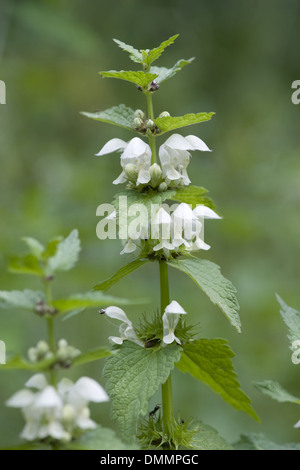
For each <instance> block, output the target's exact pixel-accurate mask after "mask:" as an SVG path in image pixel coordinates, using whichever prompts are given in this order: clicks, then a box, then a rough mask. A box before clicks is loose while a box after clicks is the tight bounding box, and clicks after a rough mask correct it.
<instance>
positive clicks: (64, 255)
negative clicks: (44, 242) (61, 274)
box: [47, 229, 81, 274]
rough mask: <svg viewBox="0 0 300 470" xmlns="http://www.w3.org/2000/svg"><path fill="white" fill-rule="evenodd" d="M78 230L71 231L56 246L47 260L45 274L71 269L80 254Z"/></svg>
mask: <svg viewBox="0 0 300 470" xmlns="http://www.w3.org/2000/svg"><path fill="white" fill-rule="evenodd" d="M80 250H81V248H80V240H79V238H78V230H76V229H75V230H73V231H72V232H71V233H70V235H68V236H67V237H66V238H65V239H64V240H62V241H61V242H59V243H58V244H57V249H56V252H55V254H54V255H53V256H51V257H50V258H48V264H47V272H48V274H49V273H53V272H55V271H68V270H69V269H71V268H73V266H74V265H75V263H76V262H77V260H78V256H79V252H80Z"/></svg>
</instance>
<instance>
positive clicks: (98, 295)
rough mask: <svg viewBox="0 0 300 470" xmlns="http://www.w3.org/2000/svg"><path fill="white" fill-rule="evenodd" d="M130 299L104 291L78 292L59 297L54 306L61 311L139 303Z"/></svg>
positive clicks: (53, 303)
mask: <svg viewBox="0 0 300 470" xmlns="http://www.w3.org/2000/svg"><path fill="white" fill-rule="evenodd" d="M137 302H138V301H137V300H136V301H132V300H129V299H123V298H120V297H115V296H112V295H107V294H103V292H92V291H91V292H86V293H84V294H76V295H73V296H71V297H69V298H67V299H57V300H54V301H53V302H52V305H53V307H55V308H57V309H58V310H59V313H60V314H62V313H65V312H70V311H71V310H77V309H80V311H82V309H85V308H89V307H108V306H109V305H130V304H132V303H137Z"/></svg>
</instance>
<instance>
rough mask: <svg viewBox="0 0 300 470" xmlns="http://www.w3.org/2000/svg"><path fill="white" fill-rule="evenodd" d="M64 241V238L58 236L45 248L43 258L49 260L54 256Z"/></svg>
mask: <svg viewBox="0 0 300 470" xmlns="http://www.w3.org/2000/svg"><path fill="white" fill-rule="evenodd" d="M62 240H63V237H61V236H58V237H55V238H52V239H51V240H50V241H49V242H48V243H47V246H46V248H45V251H44V252H43V258H44V259H45V260H47V259H48V258H50V257H51V256H54V255H55V253H56V251H57V245H58V244H59V243H60V242H61V241H62Z"/></svg>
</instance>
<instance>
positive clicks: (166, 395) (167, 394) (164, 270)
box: [159, 261, 174, 437]
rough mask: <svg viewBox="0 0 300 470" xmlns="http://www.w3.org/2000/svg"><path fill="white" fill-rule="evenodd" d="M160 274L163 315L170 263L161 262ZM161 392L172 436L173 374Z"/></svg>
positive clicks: (167, 430) (167, 428)
mask: <svg viewBox="0 0 300 470" xmlns="http://www.w3.org/2000/svg"><path fill="white" fill-rule="evenodd" d="M159 274H160V305H161V315H163V313H164V311H165V308H166V306H167V305H169V303H170V294H169V275H168V265H167V263H166V262H164V261H160V262H159ZM161 392H162V408H163V426H164V432H165V434H166V435H167V436H169V437H171V435H172V430H173V426H174V414H173V394H172V379H171V374H170V375H169V377H168V379H167V380H166V382H165V383H164V384H162V386H161Z"/></svg>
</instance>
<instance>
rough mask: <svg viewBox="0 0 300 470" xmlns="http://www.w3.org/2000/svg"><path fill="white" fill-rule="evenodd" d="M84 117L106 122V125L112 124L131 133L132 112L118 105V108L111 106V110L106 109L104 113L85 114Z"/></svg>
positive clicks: (126, 107)
mask: <svg viewBox="0 0 300 470" xmlns="http://www.w3.org/2000/svg"><path fill="white" fill-rule="evenodd" d="M81 114H83V115H84V116H87V117H88V118H91V119H95V120H96V121H102V122H107V123H108V124H114V125H115V126H119V127H124V128H125V129H128V130H130V131H133V130H134V128H133V120H134V110H133V109H131V108H129V107H128V106H125V104H120V105H119V106H113V107H112V108H109V109H106V110H105V111H98V112H96V113H85V112H82V113H81Z"/></svg>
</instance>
